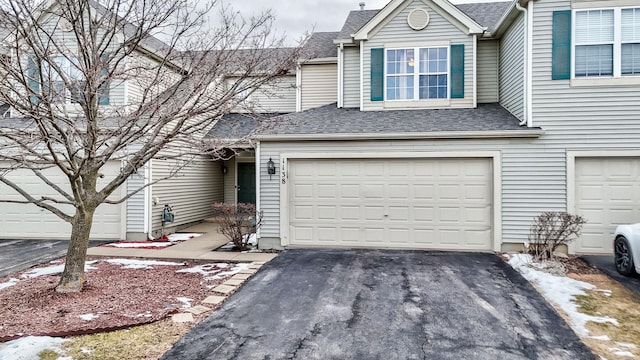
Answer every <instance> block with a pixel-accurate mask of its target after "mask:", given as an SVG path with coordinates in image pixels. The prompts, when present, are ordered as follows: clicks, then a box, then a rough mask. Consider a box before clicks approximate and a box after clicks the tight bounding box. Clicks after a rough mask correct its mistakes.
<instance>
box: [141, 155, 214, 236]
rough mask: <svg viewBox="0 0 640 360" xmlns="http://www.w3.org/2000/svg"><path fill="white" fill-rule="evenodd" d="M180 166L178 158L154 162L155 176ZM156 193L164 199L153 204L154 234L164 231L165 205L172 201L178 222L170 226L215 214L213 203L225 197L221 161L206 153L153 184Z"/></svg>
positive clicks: (167, 172)
mask: <svg viewBox="0 0 640 360" xmlns="http://www.w3.org/2000/svg"><path fill="white" fill-rule="evenodd" d="M175 167H176V161H175V160H158V159H154V160H153V162H152V175H151V177H152V180H153V179H161V178H162V177H165V176H167V175H169V174H170V172H171V171H172V170H173V169H174V168H175ZM152 197H153V198H158V199H159V200H160V201H159V203H158V204H157V205H155V206H152V212H151V216H152V218H151V223H152V230H153V235H154V237H157V236H159V235H160V232H159V230H160V228H161V225H162V224H161V216H162V209H163V208H164V205H165V204H169V205H170V206H171V207H172V208H173V210H174V212H175V215H176V217H175V220H176V221H175V222H174V223H172V224H170V225H168V224H166V225H167V226H171V227H173V226H178V227H179V226H180V225H185V224H188V223H192V222H196V221H200V220H203V219H205V218H207V217H208V216H210V215H211V204H213V203H214V202H222V201H223V200H224V191H223V179H222V172H221V171H220V162H218V161H212V160H210V159H209V158H207V157H205V156H202V157H199V158H197V159H195V160H194V161H193V162H192V163H191V164H190V165H188V166H187V167H185V168H183V169H181V170H180V171H179V173H178V174H177V175H176V176H174V177H172V178H170V179H168V180H164V181H160V182H159V183H157V184H155V185H153V189H152Z"/></svg>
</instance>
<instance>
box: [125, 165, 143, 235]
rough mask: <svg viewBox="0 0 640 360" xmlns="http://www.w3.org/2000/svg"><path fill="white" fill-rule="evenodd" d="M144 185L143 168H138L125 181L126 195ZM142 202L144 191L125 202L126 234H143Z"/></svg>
mask: <svg viewBox="0 0 640 360" xmlns="http://www.w3.org/2000/svg"><path fill="white" fill-rule="evenodd" d="M144 184H145V178H144V168H140V169H138V172H137V173H135V174H133V175H131V176H129V179H127V193H128V194H131V193H132V192H134V191H136V190H138V189H140V188H141V187H142V186H144ZM144 202H145V199H144V190H141V191H138V192H137V193H136V194H134V195H133V196H131V197H130V198H129V199H128V200H127V233H143V232H144Z"/></svg>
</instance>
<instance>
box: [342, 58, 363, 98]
mask: <svg viewBox="0 0 640 360" xmlns="http://www.w3.org/2000/svg"><path fill="white" fill-rule="evenodd" d="M343 71H344V79H343V80H342V81H343V86H344V91H343V95H342V96H343V106H344V107H345V108H359V107H360V48H359V47H346V48H344V69H343Z"/></svg>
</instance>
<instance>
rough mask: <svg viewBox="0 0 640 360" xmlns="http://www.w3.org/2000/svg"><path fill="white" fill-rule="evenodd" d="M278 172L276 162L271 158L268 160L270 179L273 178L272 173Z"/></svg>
mask: <svg viewBox="0 0 640 360" xmlns="http://www.w3.org/2000/svg"><path fill="white" fill-rule="evenodd" d="M275 173H276V164H275V163H274V162H273V160H272V159H271V158H269V161H267V174H269V180H271V175H274V174H275Z"/></svg>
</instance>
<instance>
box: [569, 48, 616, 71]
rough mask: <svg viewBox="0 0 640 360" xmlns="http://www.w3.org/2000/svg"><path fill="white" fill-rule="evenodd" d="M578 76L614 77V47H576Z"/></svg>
mask: <svg viewBox="0 0 640 360" xmlns="http://www.w3.org/2000/svg"><path fill="white" fill-rule="evenodd" d="M575 58H576V64H575V71H576V76H577V77H580V76H611V75H613V45H586V46H576V55H575Z"/></svg>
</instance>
